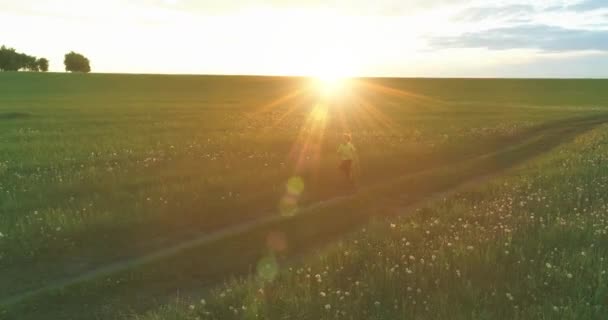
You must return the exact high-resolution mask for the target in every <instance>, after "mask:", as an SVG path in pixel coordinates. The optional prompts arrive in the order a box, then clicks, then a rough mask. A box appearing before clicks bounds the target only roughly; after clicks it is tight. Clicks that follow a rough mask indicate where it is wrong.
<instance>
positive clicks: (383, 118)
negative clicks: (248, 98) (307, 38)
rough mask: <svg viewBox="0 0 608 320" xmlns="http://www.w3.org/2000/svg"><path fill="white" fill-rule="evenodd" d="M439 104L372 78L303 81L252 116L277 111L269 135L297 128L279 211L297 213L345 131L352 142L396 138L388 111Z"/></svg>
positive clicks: (395, 126) (330, 77) (396, 127)
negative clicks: (311, 181)
mask: <svg viewBox="0 0 608 320" xmlns="http://www.w3.org/2000/svg"><path fill="white" fill-rule="evenodd" d="M442 103H443V102H442V101H441V100H438V99H435V98H432V97H428V96H425V95H423V94H419V93H416V92H411V91H408V90H404V89H401V88H395V87H391V86H389V85H386V84H382V83H381V81H376V80H373V79H371V80H370V79H356V78H346V77H341V76H338V75H324V76H318V77H314V78H309V79H302V80H301V83H300V84H299V85H297V86H294V87H293V88H291V89H290V90H285V92H283V93H282V94H281V95H279V96H278V97H277V98H275V99H272V100H271V101H270V102H268V103H265V104H262V105H261V106H259V107H258V108H256V112H260V113H266V112H273V113H275V114H274V115H273V120H272V123H271V124H270V128H269V130H271V131H272V130H273V129H272V128H278V126H283V127H287V128H289V127H291V128H297V134H296V136H295V138H294V141H293V144H292V146H291V151H290V153H289V157H288V158H289V160H288V162H289V163H290V164H291V170H292V173H291V175H290V177H289V181H288V182H287V184H286V191H285V194H284V196H283V197H282V198H281V199H280V201H279V204H278V207H279V212H280V213H281V214H283V215H294V214H296V213H297V211H298V204H299V203H300V202H301V200H302V199H301V197H302V196H303V193H302V190H303V189H304V188H303V186H304V185H305V184H307V183H308V182H309V181H308V180H307V179H318V177H319V174H320V172H321V171H322V170H321V169H322V167H324V166H327V162H325V164H323V163H324V159H325V160H327V159H331V157H332V155H333V153H332V150H334V148H333V146H332V145H331V144H332V143H337V141H338V140H337V139H339V137H340V136H341V135H342V134H343V133H345V132H349V133H352V134H353V136H354V139H355V141H356V140H357V139H358V138H359V139H363V138H369V136H377V135H398V134H399V132H400V129H401V127H400V125H399V123H397V121H395V119H393V118H392V117H391V113H390V112H388V110H391V108H404V109H409V110H413V108H420V107H423V108H425V107H429V106H438V105H441V104H442ZM412 112H415V110H413V111H412ZM302 118H303V119H304V120H301V119H302ZM329 161H331V160H329ZM294 181H295V182H297V185H298V186H300V185H301V186H302V188H298V190H299V191H298V192H294V191H293V190H294V188H293V185H294V183H295V182H294Z"/></svg>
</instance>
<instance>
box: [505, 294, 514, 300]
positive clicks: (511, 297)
mask: <svg viewBox="0 0 608 320" xmlns="http://www.w3.org/2000/svg"><path fill="white" fill-rule="evenodd" d="M505 295H506V296H507V299H509V300H511V301H513V299H514V298H513V295H512V294H511V293H509V292H507V293H506V294H505Z"/></svg>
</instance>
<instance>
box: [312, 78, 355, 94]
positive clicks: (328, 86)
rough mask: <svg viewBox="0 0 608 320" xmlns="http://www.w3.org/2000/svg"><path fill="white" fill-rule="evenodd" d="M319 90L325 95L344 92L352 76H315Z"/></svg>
mask: <svg viewBox="0 0 608 320" xmlns="http://www.w3.org/2000/svg"><path fill="white" fill-rule="evenodd" d="M314 82H315V86H316V88H317V91H318V92H319V93H320V94H321V95H323V96H337V95H340V94H342V93H343V92H344V89H345V88H346V87H347V86H348V84H349V82H350V78H349V77H346V76H340V75H336V74H332V75H329V74H328V75H320V76H316V77H314Z"/></svg>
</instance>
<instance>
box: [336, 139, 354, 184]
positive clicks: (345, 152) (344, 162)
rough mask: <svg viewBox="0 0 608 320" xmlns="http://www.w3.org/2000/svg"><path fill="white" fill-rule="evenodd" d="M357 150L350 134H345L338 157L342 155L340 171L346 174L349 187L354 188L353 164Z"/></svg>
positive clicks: (339, 147)
mask: <svg viewBox="0 0 608 320" xmlns="http://www.w3.org/2000/svg"><path fill="white" fill-rule="evenodd" d="M356 153H357V149H355V146H354V145H353V143H352V136H351V135H350V134H349V133H345V134H344V141H343V142H342V143H341V144H340V145H339V146H338V155H340V159H341V163H340V170H341V171H342V173H343V174H344V176H345V178H346V181H347V183H348V185H349V186H354V179H353V162H354V160H355V158H356V156H357V155H356Z"/></svg>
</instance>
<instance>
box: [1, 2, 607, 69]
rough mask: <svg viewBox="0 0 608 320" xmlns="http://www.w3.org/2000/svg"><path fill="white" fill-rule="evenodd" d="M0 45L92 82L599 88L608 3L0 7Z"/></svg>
mask: <svg viewBox="0 0 608 320" xmlns="http://www.w3.org/2000/svg"><path fill="white" fill-rule="evenodd" d="M0 44H4V45H7V46H9V47H14V48H15V49H17V50H18V51H21V52H24V53H27V54H30V55H35V56H38V57H46V58H48V59H49V60H50V70H51V71H63V69H64V67H63V55H64V54H65V53H67V52H69V51H72V50H73V51H76V52H79V53H82V54H84V55H85V56H87V57H88V58H89V59H90V60H91V67H92V69H93V71H94V72H113V73H114V72H117V73H171V74H173V73H178V74H181V73H185V74H264V75H311V76H397V77H561V78H563V77H592V78H606V77H608V0H496V1H489V0H417V1H416V0H374V1H369V0H335V1H321V0H267V1H257V0H129V1H127V0H103V1H93V0H0Z"/></svg>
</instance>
